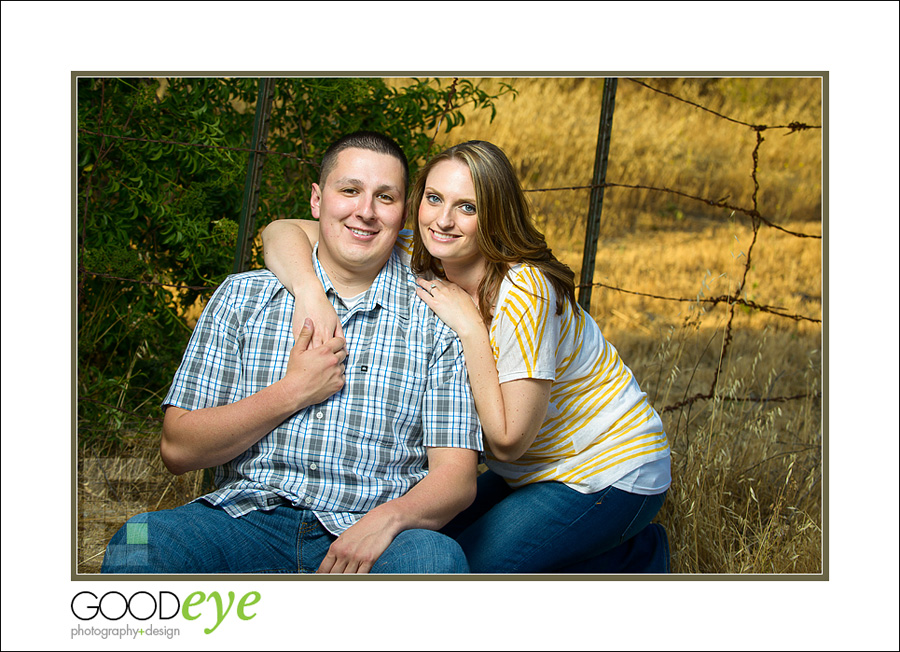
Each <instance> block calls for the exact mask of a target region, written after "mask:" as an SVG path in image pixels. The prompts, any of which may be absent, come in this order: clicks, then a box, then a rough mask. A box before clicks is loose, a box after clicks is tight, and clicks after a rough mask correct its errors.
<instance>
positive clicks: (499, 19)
mask: <svg viewBox="0 0 900 652" xmlns="http://www.w3.org/2000/svg"><path fill="white" fill-rule="evenodd" d="M897 25H898V3H896V2H854V3H844V2H830V3H795V2H774V3H769V2H729V3H701V2H666V3H656V2H642V3H631V2H621V3H605V2H590V3H579V2H555V3H543V2H541V3H527V2H526V3H491V2H478V3H468V2H463V3H448V2H444V3H419V2H408V3H393V2H379V3H331V2H317V3H308V2H293V3H268V2H256V3H193V2H178V3H166V2H162V3H144V2H133V3H124V2H120V3H106V2H103V3H95V2H68V3H57V2H3V4H2V32H3V36H2V48H3V56H2V87H3V93H2V101H3V106H2V120H3V133H2V149H3V169H2V184H3V186H2V229H3V233H2V248H3V249H2V254H3V255H2V284H3V285H2V301H3V310H2V338H3V340H2V341H3V350H2V371H3V376H2V446H3V449H2V471H3V472H2V483H3V484H2V524H3V527H2V533H3V534H2V546H3V553H2V554H3V568H2V578H3V591H2V632H3V634H2V636H3V649H44V648H48V647H50V648H51V649H54V648H63V649H66V648H81V649H107V648H126V649H129V648H132V649H133V648H146V649H157V648H159V649H162V648H167V649H179V648H182V647H191V648H212V647H215V648H218V649H223V648H224V649H240V648H244V647H246V648H250V647H251V646H252V647H253V648H254V649H267V647H266V646H270V647H271V648H272V649H300V650H303V649H323V648H334V649H359V648H364V649H385V650H393V649H399V650H404V649H414V650H420V649H472V650H483V649H487V650H491V649H526V650H530V649H561V650H570V649H688V650H705V649H711V650H723V649H724V650H730V649H763V648H771V649H818V650H824V649H859V650H869V649H872V650H879V649H893V650H896V649H897V648H898V616H897V614H898V565H897V559H898V545H897V538H898V527H897V515H898V507H897V499H896V496H897V485H898V483H897V479H898V477H897V476H898V473H897V461H898V446H897V442H898V435H897V400H898V399H897V397H898V391H897V389H898V388H897V378H898V356H897V341H898V332H897V280H898V274H897V245H898V238H897V222H898V210H897V202H898V192H897V190H898V182H897V179H898V170H897V162H898V134H897V123H898V112H897V106H898V94H897V81H898V65H897V57H898V27H897ZM413 70H414V71H422V72H426V73H432V74H434V73H438V72H441V71H446V72H469V71H473V72H479V71H485V72H503V73H515V72H518V71H524V72H538V71H548V72H578V71H584V72H598V71H601V72H602V71H616V72H619V71H622V72H631V71H634V72H640V71H648V72H649V71H653V72H663V71H672V72H688V71H726V72H739V71H753V72H760V71H771V72H775V71H810V72H816V71H828V72H829V74H830V78H829V80H830V94H829V98H828V99H829V108H830V119H829V128H830V129H829V132H828V137H829V150H828V163H829V168H830V174H829V177H828V181H829V188H830V195H829V203H828V208H829V215H830V218H829V221H828V224H827V228H828V238H827V240H826V241H825V246H826V247H827V254H826V257H825V261H826V263H827V267H826V274H827V283H828V285H827V304H826V306H827V309H828V313H827V317H828V322H827V326H828V330H827V332H828V349H827V350H828V353H829V368H828V372H829V373H828V378H827V383H828V385H827V387H828V396H827V399H828V406H829V412H828V415H827V416H828V423H827V425H828V433H829V441H828V444H829V460H830V466H829V469H828V476H827V480H828V487H829V497H830V511H829V516H830V518H829V531H828V537H829V543H830V555H829V562H830V565H829V570H830V580H829V581H827V582H823V581H784V580H781V581H726V580H708V579H707V580H704V581H685V580H680V581H654V582H617V581H586V582H533V581H529V582H478V581H456V582H447V581H444V582H434V581H416V582H384V581H355V582H344V581H301V582H237V581H225V582H215V583H212V582H198V581H190V582H180V583H176V582H171V583H163V584H159V583H147V582H140V583H127V582H72V581H71V580H70V560H71V550H70V546H71V523H70V518H71V517H70V514H71V508H70V486H71V475H70V469H71V451H70V441H71V428H72V425H71V424H72V409H71V408H72V406H71V390H72V374H71V370H72V359H73V355H72V354H73V351H72V339H73V333H72V327H71V324H72V299H71V296H70V289H71V280H72V276H71V270H72V264H71V263H72V259H71V252H72V242H73V239H72V232H71V229H72V219H73V218H72V202H71V178H72V175H71V169H72V168H71V142H72V133H71V110H72V102H71V99H72V96H71V72H72V71H132V72H140V71H232V72H237V71H248V72H252V71H268V72H276V71H284V72H291V71H353V72H359V71H372V72H375V73H378V72H396V71H413ZM113 589H117V590H120V591H122V592H123V593H126V594H130V593H133V592H134V591H137V590H150V591H154V592H155V591H158V590H161V589H166V590H171V591H173V592H174V593H176V594H177V595H179V596H180V597H181V598H182V599H183V598H184V597H186V596H187V594H188V593H190V592H192V591H196V590H203V591H205V592H207V593H208V592H209V591H211V590H214V589H217V590H219V591H220V593H223V594H227V592H228V591H235V593H237V595H238V598H239V597H240V596H241V595H243V593H245V592H247V591H250V590H257V591H259V592H260V593H261V594H262V600H261V601H260V603H258V604H257V605H256V610H257V613H258V615H257V617H256V618H255V619H254V620H252V621H249V622H240V621H238V620H237V618H235V617H234V615H233V614H230V615H229V617H227V618H226V620H225V622H223V624H222V625H221V626H220V627H219V629H218V630H217V631H216V632H215V633H213V634H212V635H210V636H205V635H203V634H202V632H201V629H202V627H209V626H211V624H212V623H211V622H209V621H206V620H205V619H206V618H212V616H211V615H210V616H207V615H206V613H204V616H203V619H201V620H198V621H196V622H197V623H202V626H201V625H200V624H198V625H196V626H191V627H189V626H186V624H185V621H183V620H180V619H178V620H176V621H173V623H174V624H173V625H172V626H179V627H180V629H181V630H182V635H181V636H180V637H177V638H175V639H172V640H171V641H165V640H158V641H156V640H148V639H146V638H144V639H142V640H138V641H132V642H127V641H119V640H115V639H111V640H110V639H108V640H107V641H105V642H104V641H102V640H101V639H99V638H96V637H94V638H80V639H70V631H71V628H72V627H75V626H76V625H77V624H78V623H77V621H76V620H75V619H74V618H73V617H72V615H71V613H70V611H69V604H70V601H71V600H72V597H73V596H74V595H75V594H76V593H77V592H79V591H82V590H93V591H95V592H96V593H98V595H99V594H100V593H103V592H106V591H109V590H113ZM123 620H127V619H123ZM123 624H124V623H123ZM132 624H133V623H132ZM100 625H101V623H96V624H95V626H100Z"/></svg>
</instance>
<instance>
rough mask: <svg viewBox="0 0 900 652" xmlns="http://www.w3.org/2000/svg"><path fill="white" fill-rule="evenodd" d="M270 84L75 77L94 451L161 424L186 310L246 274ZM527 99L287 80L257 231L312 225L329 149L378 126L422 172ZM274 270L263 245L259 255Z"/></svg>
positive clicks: (87, 427)
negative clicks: (463, 129)
mask: <svg viewBox="0 0 900 652" xmlns="http://www.w3.org/2000/svg"><path fill="white" fill-rule="evenodd" d="M258 83H259V80H258V79H256V78H168V79H155V78H154V79H150V78H80V79H79V80H78V83H77V124H78V146H77V183H78V194H77V197H78V206H77V234H76V237H77V260H78V269H77V292H78V297H77V299H78V324H77V331H78V370H77V382H78V390H77V391H78V397H79V402H78V419H79V434H80V439H81V443H82V444H83V445H99V444H115V443H116V442H117V440H118V439H119V438H120V437H121V436H122V435H123V433H124V432H127V431H128V428H127V427H126V425H127V424H128V423H129V422H132V423H133V421H131V420H134V419H137V423H141V422H144V421H145V420H146V418H147V417H148V416H150V415H152V416H154V417H158V416H159V414H158V412H157V407H158V404H159V401H160V400H161V399H162V397H163V395H164V393H165V391H166V389H167V387H168V384H169V382H171V378H172V376H173V374H174V372H175V369H176V367H177V365H178V363H179V361H180V359H181V354H182V352H183V350H184V347H185V345H186V343H187V339H188V337H189V336H190V331H191V324H190V323H189V319H188V317H187V316H186V312H187V310H188V309H189V308H190V307H191V306H193V305H195V303H197V302H198V301H202V300H203V299H204V298H205V297H208V296H209V294H210V293H211V292H212V290H213V289H214V288H215V286H216V285H218V284H219V283H220V282H221V281H222V280H223V279H224V277H225V276H227V275H228V274H229V273H231V271H232V268H233V262H234V256H235V246H236V244H237V237H238V223H239V220H240V213H241V206H242V201H243V194H244V185H245V178H246V175H247V166H248V156H249V154H248V152H247V149H248V147H249V145H250V141H251V136H252V133H253V122H254V113H255V104H256V100H257V93H258ZM505 93H515V91H514V90H513V89H512V88H511V87H508V86H504V87H502V88H501V89H500V91H499V92H496V93H495V94H493V95H492V94H489V93H487V92H485V91H484V90H482V89H481V88H479V86H477V85H476V84H474V83H472V82H470V81H469V80H465V79H460V80H433V79H413V80H411V81H410V82H409V83H407V84H404V85H402V86H391V85H388V84H387V83H386V81H385V80H383V79H381V78H366V79H358V78H335V79H329V78H285V79H277V80H276V83H275V92H274V97H273V101H272V105H271V113H270V119H269V134H268V139H267V150H268V152H269V154H268V155H267V156H266V159H265V164H264V166H263V171H262V180H261V189H260V202H259V208H258V211H257V214H256V216H255V218H256V221H255V224H256V228H257V231H258V230H259V229H261V228H262V227H263V226H265V225H266V224H267V223H269V222H270V221H272V220H274V219H278V218H284V217H295V218H296V217H299V218H304V217H309V189H310V184H311V183H312V182H313V181H314V180H316V178H317V176H318V161H319V159H320V158H321V156H322V154H323V153H324V151H325V148H326V147H327V146H328V145H329V144H330V143H331V142H332V141H334V140H335V139H337V138H338V137H340V136H341V135H343V134H345V133H349V132H351V131H356V130H358V129H371V130H376V131H381V132H384V133H386V134H389V135H390V136H392V137H393V138H395V139H396V140H397V142H398V143H399V144H400V145H401V147H403V149H404V151H405V152H406V153H407V156H408V157H409V159H410V164H411V167H412V171H413V172H414V171H415V169H417V168H418V167H419V166H420V165H421V164H422V163H423V162H424V160H425V159H427V157H428V156H429V155H431V154H432V153H434V150H435V149H436V146H435V145H434V144H433V138H434V136H435V133H436V131H437V130H443V131H445V132H446V131H450V130H451V129H452V128H453V127H455V126H457V125H459V124H462V123H463V122H464V117H463V113H462V109H463V108H466V109H467V110H471V109H472V108H475V109H478V110H482V109H483V110H489V111H491V115H492V116H493V114H494V111H495V109H494V104H493V102H494V100H495V99H496V98H497V97H499V96H500V95H503V94H505ZM253 257H254V258H253V264H251V266H261V265H262V259H261V252H260V251H259V250H258V248H256V249H254V251H253Z"/></svg>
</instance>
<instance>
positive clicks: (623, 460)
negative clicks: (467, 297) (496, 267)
mask: <svg viewBox="0 0 900 652" xmlns="http://www.w3.org/2000/svg"><path fill="white" fill-rule="evenodd" d="M563 306H564V308H563V313H562V314H561V315H557V314H556V293H555V291H554V289H553V286H552V285H551V284H550V283H549V281H548V280H547V278H546V277H545V276H544V275H543V274H542V273H541V272H540V271H539V270H538V269H537V268H536V267H532V266H530V265H518V266H516V267H514V268H512V270H511V271H510V273H509V274H508V275H507V277H506V278H505V279H504V280H503V283H502V284H501V287H500V292H499V296H498V299H497V305H496V307H495V310H494V318H493V321H492V322H491V328H490V338H491V348H492V350H493V353H494V359H495V360H496V362H497V371H498V374H499V378H500V382H501V383H504V382H508V381H511V380H518V379H522V378H536V379H543V380H551V381H553V385H552V387H551V391H550V403H549V405H548V408H547V416H546V419H545V421H544V424H543V426H541V429H540V431H539V432H538V434H537V437H536V438H535V441H534V443H533V444H532V446H531V447H530V448H529V449H528V450H527V451H526V452H525V454H524V455H522V457H520V458H519V459H518V460H516V461H515V462H511V463H504V462H500V461H498V460H496V459H493V458H492V457H491V456H490V454H489V453H488V455H487V458H488V466H489V467H490V468H491V469H492V470H493V471H494V472H495V473H497V474H499V475H501V476H503V477H504V478H506V480H507V482H508V483H509V484H510V485H511V486H513V487H521V486H523V485H526V484H530V483H533V482H542V481H547V480H553V481H557V482H563V483H565V484H566V485H568V486H570V487H572V488H573V489H575V490H577V491H580V492H582V493H592V492H595V491H599V490H601V489H603V488H605V487H608V486H610V485H614V484H617V483H618V482H620V481H624V485H625V486H624V487H623V488H631V487H633V486H634V485H635V478H636V477H638V476H640V474H641V471H638V469H641V467H643V469H644V475H645V478H644V480H645V481H644V482H641V481H640V480H639V481H638V482H637V485H638V486H639V487H640V486H644V487H645V488H646V485H647V481H646V480H647V478H650V483H651V484H652V485H653V487H652V491H649V492H646V493H651V492H657V491H658V492H661V491H663V490H665V489H666V488H668V485H669V483H670V482H671V477H670V474H669V445H668V442H667V439H666V434H665V431H664V429H663V424H662V421H661V419H660V417H659V415H658V414H657V413H656V411H655V410H654V409H653V407H652V406H651V405H650V403H649V401H648V400H647V395H646V394H645V393H644V392H642V391H641V389H640V387H639V386H638V384H637V382H636V381H635V379H634V375H633V374H632V372H631V370H630V369H629V368H628V367H627V366H625V364H624V363H623V362H622V360H621V358H620V357H619V354H618V352H617V351H616V349H615V348H614V347H613V346H612V344H610V343H609V342H607V341H606V340H605V339H604V337H603V334H602V333H601V332H600V328H599V327H598V326H597V323H596V322H595V321H594V320H593V319H592V318H591V316H590V315H589V314H587V313H585V312H584V311H582V310H579V311H578V313H577V314H576V313H575V312H574V311H573V309H572V306H570V305H569V303H568V302H563ZM635 493H645V492H637V491H636V492H635Z"/></svg>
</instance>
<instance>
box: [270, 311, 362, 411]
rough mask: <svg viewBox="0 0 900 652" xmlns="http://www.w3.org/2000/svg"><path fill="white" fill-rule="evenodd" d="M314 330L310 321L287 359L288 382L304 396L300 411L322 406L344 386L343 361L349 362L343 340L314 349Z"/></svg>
mask: <svg viewBox="0 0 900 652" xmlns="http://www.w3.org/2000/svg"><path fill="white" fill-rule="evenodd" d="M314 334H315V326H314V325H313V322H312V320H311V319H309V318H307V319H306V320H304V324H303V327H302V328H301V329H300V333H299V335H298V337H297V339H296V340H295V341H294V346H293V348H291V355H290V358H288V364H287V370H286V371H285V375H284V377H285V380H288V381H289V382H290V381H293V382H295V383H296V384H297V387H298V389H299V390H300V391H301V392H302V396H303V400H302V401H301V403H302V405H301V407H306V406H309V405H315V404H316V403H321V402H322V401H324V400H325V399H326V398H328V397H329V396H331V395H332V394H334V393H335V392H338V391H340V390H341V388H342V387H343V386H344V360H346V358H347V350H346V348H345V341H344V338H342V337H331V338H329V339H327V340H326V341H325V343H324V344H322V345H321V346H313V345H312V339H313V336H314Z"/></svg>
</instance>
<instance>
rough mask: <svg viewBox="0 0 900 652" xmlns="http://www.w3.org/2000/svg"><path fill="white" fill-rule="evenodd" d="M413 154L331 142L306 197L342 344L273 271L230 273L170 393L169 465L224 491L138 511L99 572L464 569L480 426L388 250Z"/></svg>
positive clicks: (353, 140)
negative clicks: (303, 311)
mask: <svg viewBox="0 0 900 652" xmlns="http://www.w3.org/2000/svg"><path fill="white" fill-rule="evenodd" d="M407 178H408V168H407V163H406V157H405V156H404V155H403V153H402V151H401V150H400V148H399V147H398V146H397V145H396V144H395V143H394V142H393V141H392V140H390V139H388V138H386V137H384V136H382V135H380V134H374V133H371V132H360V133H357V134H351V135H350V136H346V137H344V138H342V139H341V140H339V141H338V142H336V143H334V144H333V145H332V146H331V147H330V148H329V149H328V151H327V152H326V154H325V157H324V158H323V161H322V172H321V176H320V181H319V183H318V184H313V187H312V194H311V199H310V203H311V206H312V213H313V217H315V218H316V219H318V220H319V230H320V235H319V241H318V244H317V246H316V249H315V251H314V254H313V264H314V268H315V270H316V274H317V275H318V278H319V279H320V281H321V282H322V284H323V285H324V287H325V289H326V292H327V293H328V297H329V299H330V300H331V302H332V304H333V305H334V307H335V310H336V311H337V314H338V317H339V318H340V321H341V329H342V332H343V334H344V335H345V336H346V343H345V341H344V339H342V338H340V337H322V336H321V334H319V335H320V337H319V340H320V341H323V342H324V344H322V345H321V346H311V344H310V343H311V340H312V338H313V335H314V333H313V324H312V321H311V320H307V321H306V323H305V324H304V326H303V328H302V330H301V331H300V333H299V335H298V337H297V339H296V341H295V340H294V338H293V336H292V333H291V317H292V314H293V309H294V299H293V297H292V296H291V295H290V293H289V292H288V291H287V290H286V289H285V288H284V286H282V285H281V284H280V283H279V282H278V281H277V279H276V278H275V276H274V275H273V274H271V273H270V272H268V271H265V270H261V271H253V272H246V273H243V274H237V275H233V276H230V277H229V278H228V279H226V281H225V282H224V283H223V284H222V286H221V287H220V288H219V289H218V290H217V291H216V293H215V294H214V296H213V297H212V299H211V300H210V302H209V304H208V305H207V306H206V308H205V310H204V312H203V315H202V316H201V318H200V320H199V322H198V323H197V326H196V328H195V330H194V333H193V335H192V337H191V341H190V343H189V344H188V349H187V351H186V353H185V357H184V360H183V361H182V364H181V367H180V368H179V370H178V372H177V374H176V376H175V380H174V382H173V384H172V388H171V389H170V391H169V394H168V396H167V397H166V399H165V401H164V403H163V405H164V408H165V409H166V414H165V420H164V424H163V437H162V443H161V447H160V451H161V454H162V458H163V461H164V462H165V464H166V466H167V467H168V468H169V470H171V471H172V472H173V473H176V474H180V473H184V472H186V471H190V470H194V469H201V468H208V467H212V466H215V467H216V484H217V486H218V487H219V488H218V489H217V490H216V491H214V492H212V493H211V494H208V495H207V496H204V497H203V498H202V499H200V500H196V501H194V502H192V503H189V504H188V505H185V506H183V507H179V508H177V509H174V510H168V511H164V512H156V513H150V514H141V515H139V516H137V517H134V518H133V519H131V520H130V521H129V522H128V523H126V524H125V526H123V528H122V529H121V530H120V531H119V532H118V533H117V534H116V535H115V536H114V537H113V539H112V541H111V542H110V544H109V546H108V547H107V554H106V557H105V559H104V563H103V572H115V573H139V572H156V573H178V572H186V573H215V572H243V573H256V572H312V571H318V572H322V573H357V572H358V573H366V572H369V571H372V572H386V573H421V572H436V573H450V572H467V565H466V562H465V557H464V555H463V554H462V551H461V549H460V548H459V546H458V545H457V544H456V543H455V541H453V540H452V539H450V538H449V537H446V536H445V535H442V534H439V533H438V532H436V530H439V529H440V528H441V527H443V526H444V525H445V524H446V523H448V522H449V521H450V519H451V518H453V517H454V516H455V515H456V514H457V513H459V512H460V511H461V510H463V509H464V508H465V507H467V506H468V505H469V504H470V503H471V502H472V500H473V499H474V494H475V477H476V475H477V472H476V464H477V451H478V450H479V449H480V447H481V435H480V428H479V425H478V421H477V416H476V414H475V406H474V402H473V400H472V397H471V394H470V392H469V388H468V380H467V376H466V372H465V364H464V360H463V356H462V347H461V345H460V344H459V341H458V339H457V338H456V337H455V335H454V333H453V332H452V331H451V330H450V329H449V328H447V327H446V326H445V325H444V324H443V323H442V322H441V321H440V320H439V319H437V317H436V316H435V315H434V314H433V313H432V312H431V311H430V310H429V309H428V308H427V306H425V305H424V304H423V303H422V302H421V301H419V300H417V298H416V296H415V288H416V284H415V278H414V276H413V275H412V272H411V271H410V270H409V268H408V267H406V266H405V265H403V264H402V263H401V262H400V260H399V258H398V257H397V255H396V254H395V253H394V252H393V247H394V242H395V240H396V237H397V234H398V233H399V231H400V228H401V227H402V224H403V220H404V203H405V196H406V185H407Z"/></svg>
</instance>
